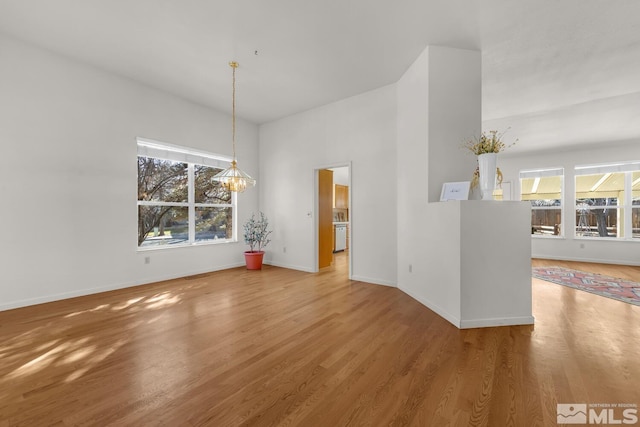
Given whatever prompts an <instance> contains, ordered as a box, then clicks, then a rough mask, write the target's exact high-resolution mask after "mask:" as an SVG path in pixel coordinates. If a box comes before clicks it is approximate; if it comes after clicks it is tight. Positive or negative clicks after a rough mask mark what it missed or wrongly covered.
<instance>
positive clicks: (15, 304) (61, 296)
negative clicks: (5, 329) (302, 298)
mask: <svg viewBox="0 0 640 427" xmlns="http://www.w3.org/2000/svg"><path fill="white" fill-rule="evenodd" d="M243 265H245V264H244V262H238V263H232V264H227V265H221V266H218V267H216V268H215V269H213V270H211V269H199V270H192V271H188V272H182V273H180V274H175V275H174V274H169V275H158V276H155V277H148V278H145V279H143V281H141V282H122V283H117V284H113V285H108V286H100V287H97V288H86V289H80V290H76V291H73V292H62V293H58V294H51V295H45V296H40V297H37V298H27V299H22V300H18V301H12V302H10V303H8V304H0V311H5V310H13V309H15V308H21V307H27V306H31V305H36V304H44V303H48V302H54V301H60V300H65V299H69V298H76V297H83V296H87V295H93V294H99V293H102V292H109V291H115V290H117V289H125V288H133V287H138V286H144V285H149V284H153V283H156V282H162V281H165V280H174V279H182V278H185V277H189V276H195V275H197V274H205V273H213V272H216V271H220V270H226V269H229V268H236V267H242V266H243Z"/></svg>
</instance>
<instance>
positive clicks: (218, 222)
mask: <svg viewBox="0 0 640 427" xmlns="http://www.w3.org/2000/svg"><path fill="white" fill-rule="evenodd" d="M220 171H221V169H217V168H212V167H209V166H201V165H194V191H195V196H194V200H195V228H196V230H195V238H196V242H205V241H210V240H218V239H231V238H233V233H232V231H233V210H232V209H231V202H232V200H231V192H230V191H229V190H228V189H226V188H225V187H224V186H222V185H220V183H219V182H215V181H213V177H214V176H215V175H216V174H217V173H218V172H220Z"/></svg>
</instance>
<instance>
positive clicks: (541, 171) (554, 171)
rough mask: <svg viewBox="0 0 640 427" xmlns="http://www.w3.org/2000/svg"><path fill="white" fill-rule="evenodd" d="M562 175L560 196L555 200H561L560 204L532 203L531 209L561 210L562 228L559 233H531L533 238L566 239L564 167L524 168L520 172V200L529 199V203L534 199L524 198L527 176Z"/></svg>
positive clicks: (547, 176)
mask: <svg viewBox="0 0 640 427" xmlns="http://www.w3.org/2000/svg"><path fill="white" fill-rule="evenodd" d="M556 176H557V177H560V197H559V198H558V199H555V200H560V205H559V206H555V205H552V206H533V205H531V210H532V211H536V210H541V211H551V210H559V211H560V230H559V232H558V234H534V233H531V237H532V238H536V239H564V238H565V223H566V222H565V205H566V203H565V174H564V167H551V168H538V169H524V170H521V171H520V173H519V174H518V178H519V185H520V194H519V199H520V201H527V202H529V203H531V202H532V200H530V199H529V200H523V199H522V180H523V179H527V178H550V177H556ZM531 228H532V229H533V224H531Z"/></svg>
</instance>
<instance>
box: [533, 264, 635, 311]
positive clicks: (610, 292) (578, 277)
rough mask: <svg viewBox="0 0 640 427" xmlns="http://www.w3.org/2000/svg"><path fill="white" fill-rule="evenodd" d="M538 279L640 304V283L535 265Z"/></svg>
mask: <svg viewBox="0 0 640 427" xmlns="http://www.w3.org/2000/svg"><path fill="white" fill-rule="evenodd" d="M532 275H533V277H535V278H536V279H540V280H544V281H547V282H552V283H557V284H558V285H563V286H568V287H570V288H574V289H579V290H581V291H586V292H591V293H592V294H596V295H601V296H603V297H607V298H612V299H616V300H618V301H623V302H626V303H629V304H634V305H640V283H636V282H632V281H630V280H624V279H616V278H615V277H609V276H605V275H602V274H594V273H586V272H584V271H578V270H571V269H569V268H563V267H533V268H532Z"/></svg>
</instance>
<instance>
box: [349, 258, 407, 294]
mask: <svg viewBox="0 0 640 427" xmlns="http://www.w3.org/2000/svg"><path fill="white" fill-rule="evenodd" d="M349 255H351V254H349ZM351 280H355V281H357V282H364V283H370V284H372V285H382V286H389V287H392V288H397V287H398V286H397V285H396V283H395V282H390V281H388V280H381V279H374V278H372V277H365V276H357V275H356V276H353V277H352V278H351Z"/></svg>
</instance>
